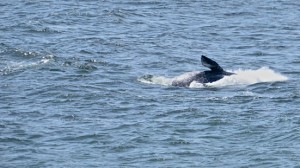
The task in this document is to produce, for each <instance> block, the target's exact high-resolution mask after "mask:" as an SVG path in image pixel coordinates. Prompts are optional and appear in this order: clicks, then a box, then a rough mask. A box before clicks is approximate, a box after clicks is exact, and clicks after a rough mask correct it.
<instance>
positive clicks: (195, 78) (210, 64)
mask: <svg viewBox="0 0 300 168" xmlns="http://www.w3.org/2000/svg"><path fill="white" fill-rule="evenodd" d="M201 63H202V65H203V66H205V67H207V68H209V69H210V71H203V72H200V71H193V72H188V73H185V74H182V75H180V76H178V77H175V78H174V79H173V81H172V86H180V87H189V86H190V84H191V83H192V82H197V83H202V84H205V83H211V82H215V81H217V80H220V79H222V78H223V77H224V76H230V75H233V74H234V73H231V72H226V71H224V70H223V68H222V67H220V65H219V64H218V63H216V62H215V61H213V60H211V59H209V58H207V57H206V56H204V55H202V56H201Z"/></svg>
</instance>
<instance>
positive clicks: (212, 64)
mask: <svg viewBox="0 0 300 168" xmlns="http://www.w3.org/2000/svg"><path fill="white" fill-rule="evenodd" d="M201 63H202V65H203V66H205V67H207V68H209V69H211V70H212V71H223V68H221V66H220V65H219V64H218V63H216V62H215V61H213V60H212V59H210V58H207V57H206V56H204V55H202V56H201Z"/></svg>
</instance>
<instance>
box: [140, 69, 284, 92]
mask: <svg viewBox="0 0 300 168" xmlns="http://www.w3.org/2000/svg"><path fill="white" fill-rule="evenodd" d="M233 73H235V75H231V76H225V77H224V78H222V79H220V80H218V81H216V82H212V83H206V84H202V83H198V82H192V83H191V84H190V86H189V87H190V88H203V87H224V86H242V85H252V84H255V83H262V82H277V81H286V80H288V78H287V77H286V76H284V75H282V74H280V73H277V72H275V71H273V70H272V69H270V68H268V67H262V68H260V69H257V70H249V69H248V70H242V69H238V70H235V71H233ZM177 78H178V77H175V78H167V77H164V76H152V75H148V76H145V77H142V78H139V79H138V80H139V81H140V82H143V83H147V84H158V85H165V86H171V85H172V81H173V80H174V79H177Z"/></svg>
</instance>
